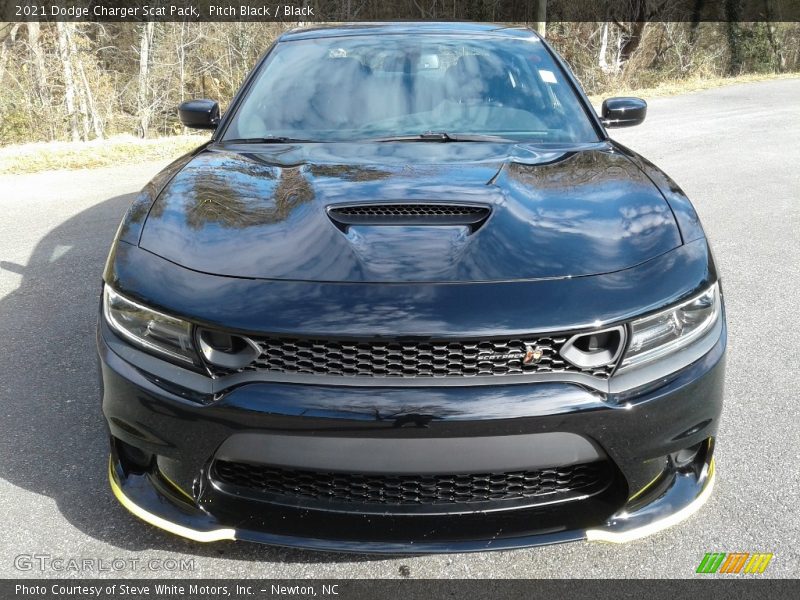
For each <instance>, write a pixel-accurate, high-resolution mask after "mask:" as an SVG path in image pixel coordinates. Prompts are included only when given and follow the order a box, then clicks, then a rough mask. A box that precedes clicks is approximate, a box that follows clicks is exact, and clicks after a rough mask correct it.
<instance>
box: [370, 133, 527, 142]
mask: <svg viewBox="0 0 800 600" xmlns="http://www.w3.org/2000/svg"><path fill="white" fill-rule="evenodd" d="M361 141H363V142H500V143H504V144H508V143H516V140H510V139H508V138H504V137H500V136H497V135H483V134H480V133H447V132H445V131H426V132H425V133H420V134H415V135H394V136H388V137H380V138H371V139H365V140H361Z"/></svg>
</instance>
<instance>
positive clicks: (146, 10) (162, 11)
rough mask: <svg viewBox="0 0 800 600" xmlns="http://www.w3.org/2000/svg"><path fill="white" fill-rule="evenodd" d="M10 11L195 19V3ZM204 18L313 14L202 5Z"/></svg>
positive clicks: (273, 7)
mask: <svg viewBox="0 0 800 600" xmlns="http://www.w3.org/2000/svg"><path fill="white" fill-rule="evenodd" d="M14 14H15V15H16V16H18V17H43V18H44V17H55V18H59V17H60V18H71V19H81V18H86V19H88V18H92V17H94V18H98V19H109V18H110V19H123V20H126V19H132V20H137V19H152V18H189V19H199V18H200V16H201V15H200V11H199V10H198V7H197V6H175V5H169V6H163V5H159V4H155V3H154V5H147V4H146V5H143V6H114V5H105V4H97V5H94V6H74V5H64V6H48V7H45V6H35V5H22V4H18V5H16V6H15V9H14ZM203 16H204V17H210V18H212V19H213V18H221V17H226V18H234V19H237V18H253V17H260V18H264V19H281V18H309V17H314V16H315V15H314V8H313V7H311V6H294V5H291V4H262V5H258V4H254V3H253V4H249V5H238V4H224V3H220V4H210V5H208V6H206V7H204V15H203Z"/></svg>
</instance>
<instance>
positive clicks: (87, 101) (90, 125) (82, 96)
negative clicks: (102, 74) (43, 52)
mask: <svg viewBox="0 0 800 600" xmlns="http://www.w3.org/2000/svg"><path fill="white" fill-rule="evenodd" d="M68 41H69V52H70V56H72V60H73V63H74V64H75V71H76V73H77V77H78V79H79V80H80V86H78V88H77V92H78V100H79V102H78V103H79V106H80V110H81V116H82V117H83V137H84V139H85V140H88V139H89V134H90V133H94V136H95V137H96V138H100V139H102V137H103V124H102V122H101V120H100V115H99V114H98V113H97V106H96V105H95V102H94V94H92V88H91V86H90V85H89V80H88V79H87V77H86V69H85V68H84V67H83V59H82V58H81V55H80V53H79V52H78V47H77V46H76V44H75V38H74V37H73V36H68Z"/></svg>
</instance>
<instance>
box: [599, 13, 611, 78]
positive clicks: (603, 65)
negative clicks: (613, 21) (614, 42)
mask: <svg viewBox="0 0 800 600" xmlns="http://www.w3.org/2000/svg"><path fill="white" fill-rule="evenodd" d="M607 53H608V22H606V23H603V34H602V36H601V37H600V54H599V55H598V57H597V66H598V67H600V70H601V71H603V73H608V71H609V68H608V60H606V54H607Z"/></svg>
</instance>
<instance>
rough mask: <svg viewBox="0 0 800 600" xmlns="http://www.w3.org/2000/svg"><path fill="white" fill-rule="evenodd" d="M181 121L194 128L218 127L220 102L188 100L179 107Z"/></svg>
mask: <svg viewBox="0 0 800 600" xmlns="http://www.w3.org/2000/svg"><path fill="white" fill-rule="evenodd" d="M178 115H179V116H180V118H181V123H183V124H184V125H185V126H186V127H191V128H192V129H216V127H217V124H218V123H219V104H218V103H217V102H216V101H215V100H207V99H202V100H188V101H186V102H183V103H181V105H180V106H179V107H178Z"/></svg>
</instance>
